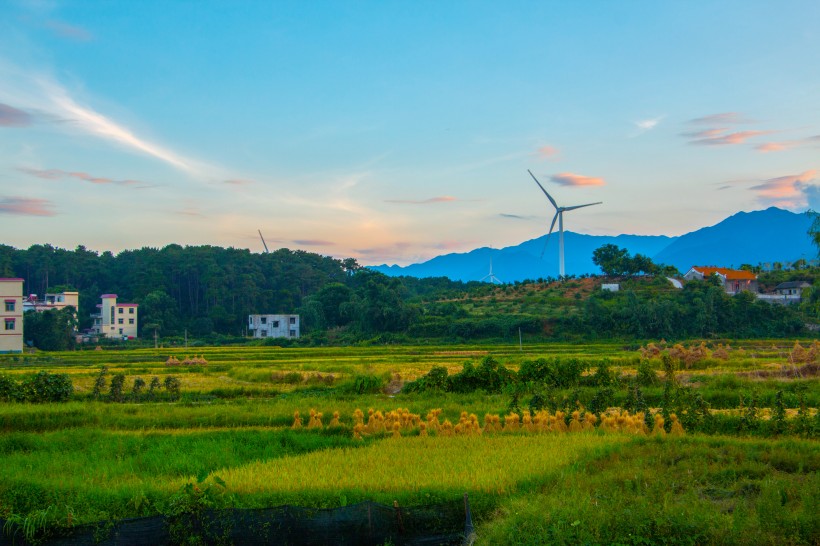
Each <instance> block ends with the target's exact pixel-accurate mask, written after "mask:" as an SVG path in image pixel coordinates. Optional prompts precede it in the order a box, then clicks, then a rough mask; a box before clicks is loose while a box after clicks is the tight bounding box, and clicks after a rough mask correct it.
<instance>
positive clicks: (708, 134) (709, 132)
mask: <svg viewBox="0 0 820 546" xmlns="http://www.w3.org/2000/svg"><path fill="white" fill-rule="evenodd" d="M727 130H728V129H724V128H722V129H704V130H703V131H691V132H688V133H681V136H685V137H687V138H713V137H717V136H720V135H722V134H723V133H725V132H726V131H727Z"/></svg>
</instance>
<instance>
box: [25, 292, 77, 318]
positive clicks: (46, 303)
mask: <svg viewBox="0 0 820 546" xmlns="http://www.w3.org/2000/svg"><path fill="white" fill-rule="evenodd" d="M69 306H71V307H73V308H74V312H75V313H76V312H77V309H79V308H80V293H79V292H60V293H56V294H46V296H45V297H44V298H43V299H38V298H37V294H30V295H29V296H28V297H27V298H26V299H24V300H23V311H48V310H50V309H65V308H66V307H69Z"/></svg>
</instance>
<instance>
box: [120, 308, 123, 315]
mask: <svg viewBox="0 0 820 546" xmlns="http://www.w3.org/2000/svg"><path fill="white" fill-rule="evenodd" d="M119 311H120V315H122V314H123V310H122V307H120V308H119Z"/></svg>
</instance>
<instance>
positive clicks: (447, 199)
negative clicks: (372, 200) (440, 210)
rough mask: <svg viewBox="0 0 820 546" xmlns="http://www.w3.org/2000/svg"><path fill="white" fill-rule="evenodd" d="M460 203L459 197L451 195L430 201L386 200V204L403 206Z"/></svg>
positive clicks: (432, 198)
mask: <svg viewBox="0 0 820 546" xmlns="http://www.w3.org/2000/svg"><path fill="white" fill-rule="evenodd" d="M453 201H459V199H458V198H457V197H451V196H449V195H442V196H439V197H431V198H430V199H422V200H418V201H417V200H414V199H385V201H384V202H385V203H398V204H401V205H430V204H433V203H450V202H453Z"/></svg>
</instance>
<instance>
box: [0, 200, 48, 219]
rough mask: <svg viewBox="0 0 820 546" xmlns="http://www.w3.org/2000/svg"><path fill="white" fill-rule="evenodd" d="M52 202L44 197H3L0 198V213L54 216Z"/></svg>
mask: <svg viewBox="0 0 820 546" xmlns="http://www.w3.org/2000/svg"><path fill="white" fill-rule="evenodd" d="M52 206H53V205H52V203H51V201H48V200H46V199H27V198H25V197H4V198H2V199H0V214H16V215H20V216H54V215H55V214H56V212H54V211H53V210H52Z"/></svg>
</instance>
